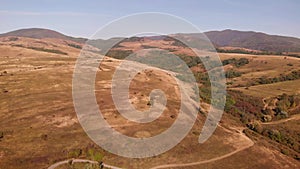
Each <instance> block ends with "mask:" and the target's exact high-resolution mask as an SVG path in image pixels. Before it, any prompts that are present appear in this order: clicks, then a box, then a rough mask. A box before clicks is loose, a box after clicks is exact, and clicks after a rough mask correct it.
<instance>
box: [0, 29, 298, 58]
mask: <svg viewBox="0 0 300 169" xmlns="http://www.w3.org/2000/svg"><path fill="white" fill-rule="evenodd" d="M205 35H206V36H207V37H208V38H209V39H210V40H211V42H212V43H213V44H214V45H215V47H217V48H222V47H234V48H241V49H245V50H247V49H249V50H255V51H267V52H274V53H280V52H300V39H298V38H294V37H286V36H278V35H268V34H265V33H261V32H253V31H237V30H230V29H227V30H223V31H209V32H205ZM3 36H19V37H29V38H36V39H42V38H57V39H64V40H71V41H75V42H78V43H85V42H86V40H87V39H86V38H74V37H71V36H67V35H64V34H62V33H59V32H56V31H53V30H49V29H41V28H30V29H20V30H15V31H12V32H8V33H4V34H0V37H3ZM170 36H171V37H174V38H177V39H179V40H180V39H185V40H188V41H190V42H192V43H194V44H201V43H203V40H204V39H203V34H198V33H178V34H173V35H170ZM162 37H163V36H162ZM120 39H122V38H111V39H107V40H103V39H96V40H91V41H89V43H90V44H91V45H94V46H96V47H98V48H101V47H102V46H107V45H108V46H109V44H111V43H114V42H118V41H119V40H120ZM148 39H151V40H153V41H155V40H161V39H164V38H157V37H155V38H148ZM139 40H140V39H139V38H133V39H131V41H139ZM166 40H169V39H166Z"/></svg>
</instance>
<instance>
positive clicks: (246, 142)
mask: <svg viewBox="0 0 300 169" xmlns="http://www.w3.org/2000/svg"><path fill="white" fill-rule="evenodd" d="M222 128H223V129H224V130H226V131H229V130H228V129H225V128H224V127H222ZM233 130H234V131H237V132H238V133H239V135H240V136H241V137H242V138H244V139H245V144H244V145H243V146H242V147H239V148H238V149H236V150H235V151H233V152H231V153H228V154H225V155H222V156H219V157H215V158H212V159H209V160H203V161H198V162H191V163H179V164H165V165H159V166H156V167H153V168H151V169H160V168H176V167H189V166H194V165H200V164H205V163H211V162H214V161H218V160H222V159H224V158H227V157H230V156H232V155H234V154H236V153H238V152H240V151H243V150H245V149H247V148H250V147H252V146H253V145H254V142H253V141H252V140H251V139H250V138H248V137H247V136H246V135H245V134H243V132H242V129H233ZM231 132H233V131H231Z"/></svg>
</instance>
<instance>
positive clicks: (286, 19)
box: [0, 0, 300, 38]
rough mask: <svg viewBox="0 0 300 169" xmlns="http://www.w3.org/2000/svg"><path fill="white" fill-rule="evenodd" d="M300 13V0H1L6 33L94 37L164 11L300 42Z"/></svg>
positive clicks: (206, 25)
mask: <svg viewBox="0 0 300 169" xmlns="http://www.w3.org/2000/svg"><path fill="white" fill-rule="evenodd" d="M299 9H300V1H299V0H251V1H246V0H208V1H201V0H147V1H146V0H105V1H104V0H0V33H5V32H9V31H12V30H17V29H20V28H33V27H37V28H48V29H52V30H56V31H58V32H61V33H64V34H66V35H70V36H74V37H90V36H91V35H92V34H94V33H95V32H96V31H97V30H98V29H99V28H101V27H102V26H104V25H106V24H107V23H109V22H111V21H113V20H115V19H118V18H120V17H123V16H126V15H130V14H134V13H140V12H163V13H168V14H172V15H176V16H179V17H181V18H184V19H186V20H187V21H189V22H191V23H193V24H194V25H196V26H197V27H198V28H199V29H200V30H202V31H211V30H224V29H234V30H242V31H258V32H265V33H268V34H275V35H285V36H293V37H298V38H300V10H299Z"/></svg>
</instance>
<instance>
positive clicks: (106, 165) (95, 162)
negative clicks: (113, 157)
mask: <svg viewBox="0 0 300 169" xmlns="http://www.w3.org/2000/svg"><path fill="white" fill-rule="evenodd" d="M71 160H72V164H73V163H90V164H98V162H97V161H92V160H85V159H68V160H64V161H60V162H57V163H54V164H52V165H51V166H50V167H48V169H55V168H56V167H58V166H60V165H63V164H67V163H69V161H71ZM103 166H104V167H106V168H110V169H122V168H119V167H116V166H112V165H108V164H104V163H103Z"/></svg>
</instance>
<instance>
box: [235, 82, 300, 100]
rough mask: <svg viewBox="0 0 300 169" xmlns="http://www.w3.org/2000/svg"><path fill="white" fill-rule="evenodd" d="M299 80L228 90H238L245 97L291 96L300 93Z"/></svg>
mask: <svg viewBox="0 0 300 169" xmlns="http://www.w3.org/2000/svg"><path fill="white" fill-rule="evenodd" d="M299 84H300V80H293V81H285V82H278V83H273V84H265V85H257V86H251V87H248V88H245V87H239V88H231V89H230V90H238V91H241V92H243V93H244V94H246V95H250V96H255V97H260V98H266V97H275V96H278V95H281V94H283V93H286V94H289V95H292V94H296V93H300V85H299Z"/></svg>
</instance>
